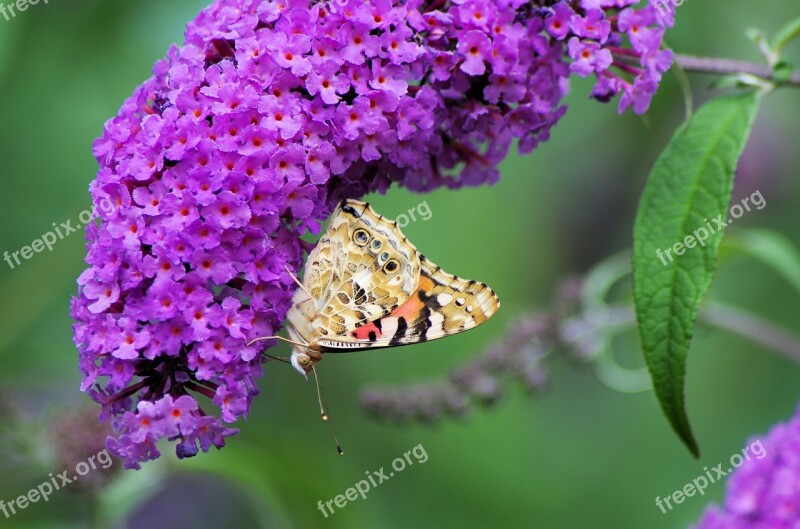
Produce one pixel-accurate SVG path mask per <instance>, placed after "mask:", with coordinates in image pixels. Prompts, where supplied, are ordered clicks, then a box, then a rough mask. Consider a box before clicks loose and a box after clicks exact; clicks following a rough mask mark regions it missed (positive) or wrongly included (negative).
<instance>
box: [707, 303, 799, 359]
mask: <svg viewBox="0 0 800 529" xmlns="http://www.w3.org/2000/svg"><path fill="white" fill-rule="evenodd" d="M700 318H701V319H702V320H703V321H704V322H706V323H709V324H711V325H714V326H715V327H719V328H720V329H726V330H728V331H730V332H732V333H735V334H738V335H739V336H744V337H745V338H749V339H750V340H752V341H754V342H756V343H760V344H761V345H764V346H766V347H769V348H770V349H773V350H775V351H778V352H779V353H781V354H783V355H784V356H785V357H787V358H789V359H791V360H794V361H795V362H800V339H798V338H797V336H795V335H794V334H792V333H790V332H789V331H787V330H786V329H783V328H781V327H778V326H777V325H774V324H772V323H770V322H768V321H766V320H763V319H761V318H759V317H757V316H755V315H753V314H751V313H749V312H747V311H744V310H742V309H738V308H735V307H731V306H728V305H723V304H722V303H718V302H709V303H708V304H707V305H706V306H705V307H704V310H702V311H701V312H700Z"/></svg>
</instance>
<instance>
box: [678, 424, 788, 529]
mask: <svg viewBox="0 0 800 529" xmlns="http://www.w3.org/2000/svg"><path fill="white" fill-rule="evenodd" d="M760 441H761V444H762V446H763V450H762V452H764V453H765V455H764V456H763V457H762V458H761V459H759V458H751V459H750V460H749V461H746V462H745V463H744V464H743V465H742V466H741V467H740V468H738V469H737V470H736V471H735V472H734V473H733V474H732V475H731V477H730V478H729V480H728V484H727V496H726V498H725V505H724V506H723V507H717V506H712V507H709V508H708V509H707V510H706V512H705V514H704V515H703V518H702V519H701V520H700V522H699V523H698V524H697V525H695V526H694V529H797V527H798V526H799V525H798V524H800V408H798V410H797V413H796V414H795V416H794V418H793V419H791V420H790V421H789V422H787V423H785V424H778V425H776V426H774V427H773V428H772V430H770V432H769V433H768V434H767V436H766V437H763V438H761V440H760Z"/></svg>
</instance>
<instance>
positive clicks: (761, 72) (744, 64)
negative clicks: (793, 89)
mask: <svg viewBox="0 0 800 529" xmlns="http://www.w3.org/2000/svg"><path fill="white" fill-rule="evenodd" d="M675 62H676V63H677V64H678V66H680V67H681V68H683V69H684V70H686V71H687V72H700V73H710V74H731V75H735V74H737V73H747V74H750V75H754V76H756V77H760V78H762V79H767V80H769V81H775V80H776V79H775V76H774V75H773V73H772V69H771V68H770V67H769V66H767V65H766V64H758V63H755V62H748V61H738V60H734V59H718V58H713V57H697V56H694V55H680V54H676V55H675ZM786 84H788V85H792V86H800V71H794V72H792V76H791V77H790V78H789V80H788V81H786Z"/></svg>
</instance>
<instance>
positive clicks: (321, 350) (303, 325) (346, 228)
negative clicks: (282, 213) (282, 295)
mask: <svg viewBox="0 0 800 529" xmlns="http://www.w3.org/2000/svg"><path fill="white" fill-rule="evenodd" d="M295 281H296V282H297V284H298V285H299V286H300V288H299V289H298V290H297V291H296V292H295V294H294V297H293V298H292V306H291V308H290V309H289V312H288V314H287V320H288V332H289V339H288V340H287V339H286V338H282V337H276V336H268V337H262V338H257V339H256V340H254V341H257V340H268V339H271V338H279V339H281V340H284V341H287V342H290V343H291V344H293V347H292V356H291V359H290V361H291V364H292V366H294V368H295V369H296V370H297V371H298V372H300V374H301V375H303V376H304V377H306V378H307V376H308V373H311V372H314V374H316V371H315V370H314V366H315V364H316V363H317V362H319V361H320V360H322V357H323V354H325V353H340V352H350V351H354V350H364V349H373V348H378V347H395V346H400V345H409V344H414V343H419V342H426V341H429V340H436V339H438V338H444V337H445V336H450V335H452V334H457V333H460V332H463V331H466V330H469V329H472V328H473V327H477V326H478V325H480V324H481V323H483V322H485V321H486V320H487V319H489V318H490V317H491V316H492V315H493V314H494V313H495V312H497V309H498V308H499V307H500V300H499V299H498V298H497V296H496V295H495V293H494V292H493V291H492V289H491V288H489V287H488V286H486V285H485V284H483V283H479V282H476V281H470V280H466V279H462V278H460V277H456V276H454V275H451V274H448V273H446V272H444V271H443V270H442V269H441V268H439V267H438V266H436V265H435V264H433V263H432V262H430V261H429V260H428V259H427V258H426V257H425V256H424V255H422V254H421V253H419V252H418V251H417V249H416V248H415V247H414V246H413V245H412V244H411V243H410V242H408V239H406V238H405V236H404V235H403V234H402V233H401V231H400V229H399V228H398V227H397V224H396V223H395V222H394V221H392V220H389V219H386V218H384V217H382V216H381V215H379V214H377V213H376V212H375V210H373V209H372V208H371V207H370V206H369V204H367V203H365V202H360V201H357V200H344V201H342V202H341V203H340V204H339V206H338V207H337V208H336V210H335V211H334V213H333V216H332V217H331V220H330V223H329V226H328V230H327V232H326V233H325V235H323V236H322V238H320V240H319V242H318V243H317V246H316V247H315V248H314V250H313V251H312V252H311V254H310V255H309V256H308V260H307V262H306V267H305V277H304V280H303V282H302V283H300V281H299V280H297V279H295ZM251 343H252V342H251ZM320 407H321V408H322V403H321V399H320ZM322 415H323V418H326V414H325V411H324V409H322Z"/></svg>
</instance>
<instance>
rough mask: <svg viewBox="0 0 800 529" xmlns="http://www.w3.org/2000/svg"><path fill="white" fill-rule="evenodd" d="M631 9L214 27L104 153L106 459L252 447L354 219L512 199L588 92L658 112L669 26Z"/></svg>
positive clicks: (94, 368)
mask: <svg viewBox="0 0 800 529" xmlns="http://www.w3.org/2000/svg"><path fill="white" fill-rule="evenodd" d="M633 3H634V2H632V1H624V0H618V1H608V0H593V1H588V0H584V1H582V2H575V1H572V2H566V1H559V2H541V4H540V3H537V2H530V1H523V0H406V1H400V0H376V1H371V2H365V1H363V0H335V1H311V0H217V1H215V2H214V3H213V4H212V5H211V6H210V7H208V8H207V9H205V10H204V11H202V12H201V13H200V14H199V15H198V17H197V18H196V19H195V20H194V21H192V22H191V23H190V24H189V25H188V27H187V30H186V35H185V42H184V44H183V45H182V46H180V47H178V46H173V47H172V48H171V49H170V50H169V52H168V54H167V57H166V58H165V59H163V60H161V61H159V62H158V63H156V65H155V66H154V68H153V76H152V77H151V78H150V79H148V80H147V81H146V82H145V83H144V84H142V85H141V86H139V87H138V88H137V89H136V90H135V91H134V93H133V95H132V96H131V97H130V98H128V100H127V101H125V103H124V104H123V106H122V108H121V109H120V111H119V113H118V115H117V116H116V117H115V118H113V119H111V120H109V121H108V122H107V123H106V125H105V129H104V131H103V135H102V137H101V138H99V139H98V140H97V141H96V142H95V145H94V155H95V157H96V158H97V160H98V162H99V164H100V170H99V172H98V175H97V178H96V179H95V181H94V182H93V183H92V184H91V186H90V191H91V194H92V197H93V200H94V201H96V202H98V201H101V200H110V201H111V202H112V203H114V204H115V206H116V207H115V208H114V210H113V211H109V212H105V210H106V208H103V211H104V213H102V217H101V219H100V223H99V224H98V225H90V226H89V227H88V228H87V232H86V238H87V241H88V243H87V258H86V262H87V263H88V265H89V268H88V269H87V270H86V271H85V272H84V273H83V274H81V276H80V278H79V280H78V284H79V286H80V292H79V295H78V296H77V297H75V298H74V299H73V302H72V316H73V318H74V320H75V326H74V338H75V343H76V344H77V346H78V349H79V351H80V367H81V371H82V372H83V375H84V380H83V384H82V389H83V390H84V391H87V392H88V393H89V394H90V395H91V397H92V398H93V399H94V400H96V401H97V402H98V403H100V404H101V405H102V406H103V411H102V414H101V418H102V419H104V420H110V421H111V422H112V425H113V427H114V429H115V431H116V432H117V436H116V437H115V438H109V440H108V447H109V448H110V449H111V450H112V451H113V452H115V453H116V454H118V455H120V456H121V457H123V458H125V460H126V464H127V466H128V467H131V468H138V467H139V465H140V463H141V462H143V461H146V460H149V459H153V458H156V457H158V455H159V453H158V449H157V448H156V442H157V441H159V440H160V439H163V438H166V439H169V440H172V441H175V442H176V444H177V447H176V453H177V455H178V457H188V456H193V455H195V454H196V453H198V451H199V450H203V451H206V450H208V449H209V448H210V447H211V446H212V445H213V446H216V447H218V448H219V447H221V446H222V445H223V444H224V442H225V439H226V438H227V437H228V436H230V435H233V434H234V433H236V430H234V429H231V428H229V427H228V426H226V425H227V424H231V423H233V422H235V421H236V420H238V419H239V418H241V417H244V416H245V415H246V414H247V412H248V410H249V407H250V404H251V402H252V399H253V397H254V396H255V395H256V394H257V393H258V388H257V386H256V380H257V379H258V378H259V377H260V376H261V374H262V365H261V363H262V359H261V357H260V355H259V354H258V349H256V348H254V347H247V346H246V343H247V341H248V340H249V339H253V338H255V337H258V336H269V335H272V334H275V333H277V332H278V331H279V330H280V327H281V325H282V322H283V319H284V316H285V314H286V311H287V309H288V307H289V304H290V300H291V296H292V292H293V290H294V288H295V287H294V283H293V281H292V279H291V277H290V274H289V272H288V271H287V268H288V269H289V270H291V271H292V272H293V273H295V274H296V273H297V271H298V270H299V269H300V267H301V266H302V263H303V259H304V252H306V251H307V250H308V247H307V245H306V243H304V242H303V241H301V239H300V237H301V235H303V234H304V233H306V232H308V231H311V232H314V233H316V232H317V231H318V230H319V228H320V222H321V221H323V220H324V219H325V218H326V217H327V215H328V214H329V212H330V211H331V210H332V208H333V206H334V205H335V204H336V202H338V201H339V200H340V199H341V198H345V197H359V196H361V195H363V194H365V193H367V192H370V191H376V190H378V191H385V190H386V189H387V188H388V187H389V186H390V184H391V183H392V182H397V183H399V184H401V185H404V186H406V187H408V188H410V189H412V190H416V191H428V190H431V189H434V188H437V187H441V186H448V187H451V188H456V187H460V186H464V185H480V184H484V183H492V182H495V181H496V180H497V179H498V172H497V165H498V163H499V162H500V161H501V160H503V158H505V156H506V155H507V153H508V149H509V147H510V145H511V143H512V140H513V139H514V138H517V139H518V140H519V149H520V151H521V152H529V151H531V150H532V149H533V148H535V147H536V146H537V145H538V144H539V143H540V142H542V141H546V140H547V139H548V137H549V134H550V129H551V128H552V127H553V125H555V124H556V123H557V122H558V120H559V119H560V118H561V116H562V115H563V114H564V112H565V111H566V107H565V106H564V105H563V104H562V100H563V98H564V97H565V95H566V93H567V91H568V89H569V76H570V73H571V72H572V73H575V74H578V75H595V76H596V77H597V79H598V86H597V87H596V88H595V90H594V92H593V96H594V97H596V98H597V99H600V100H603V101H607V100H609V99H611V98H612V97H613V96H615V95H616V94H618V93H619V92H623V97H622V98H621V100H620V108H621V109H623V108H626V107H627V106H633V108H634V110H635V111H636V112H643V111H644V110H646V108H647V106H648V104H649V101H650V98H651V97H652V94H653V93H654V91H655V89H656V87H657V86H658V81H659V79H660V76H661V73H662V72H663V71H664V70H666V69H667V68H668V67H669V65H670V59H671V56H670V55H669V52H664V51H659V46H660V43H661V36H662V34H663V28H662V27H659V26H658V21H657V20H656V15H655V14H654V10H653V7H652V6H649V5H648V6H646V7H644V8H643V9H641V10H636V9H634V8H633V7H631V6H632V4H633ZM545 4H547V5H548V6H549V7H545V6H544V5H545ZM568 48H569V49H568ZM585 51H588V53H589V56H588V57H587V56H585V55H584V52H585ZM570 64H572V65H573V66H572V67H571V66H570ZM612 68H613V69H614V72H615V73H614V72H612Z"/></svg>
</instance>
